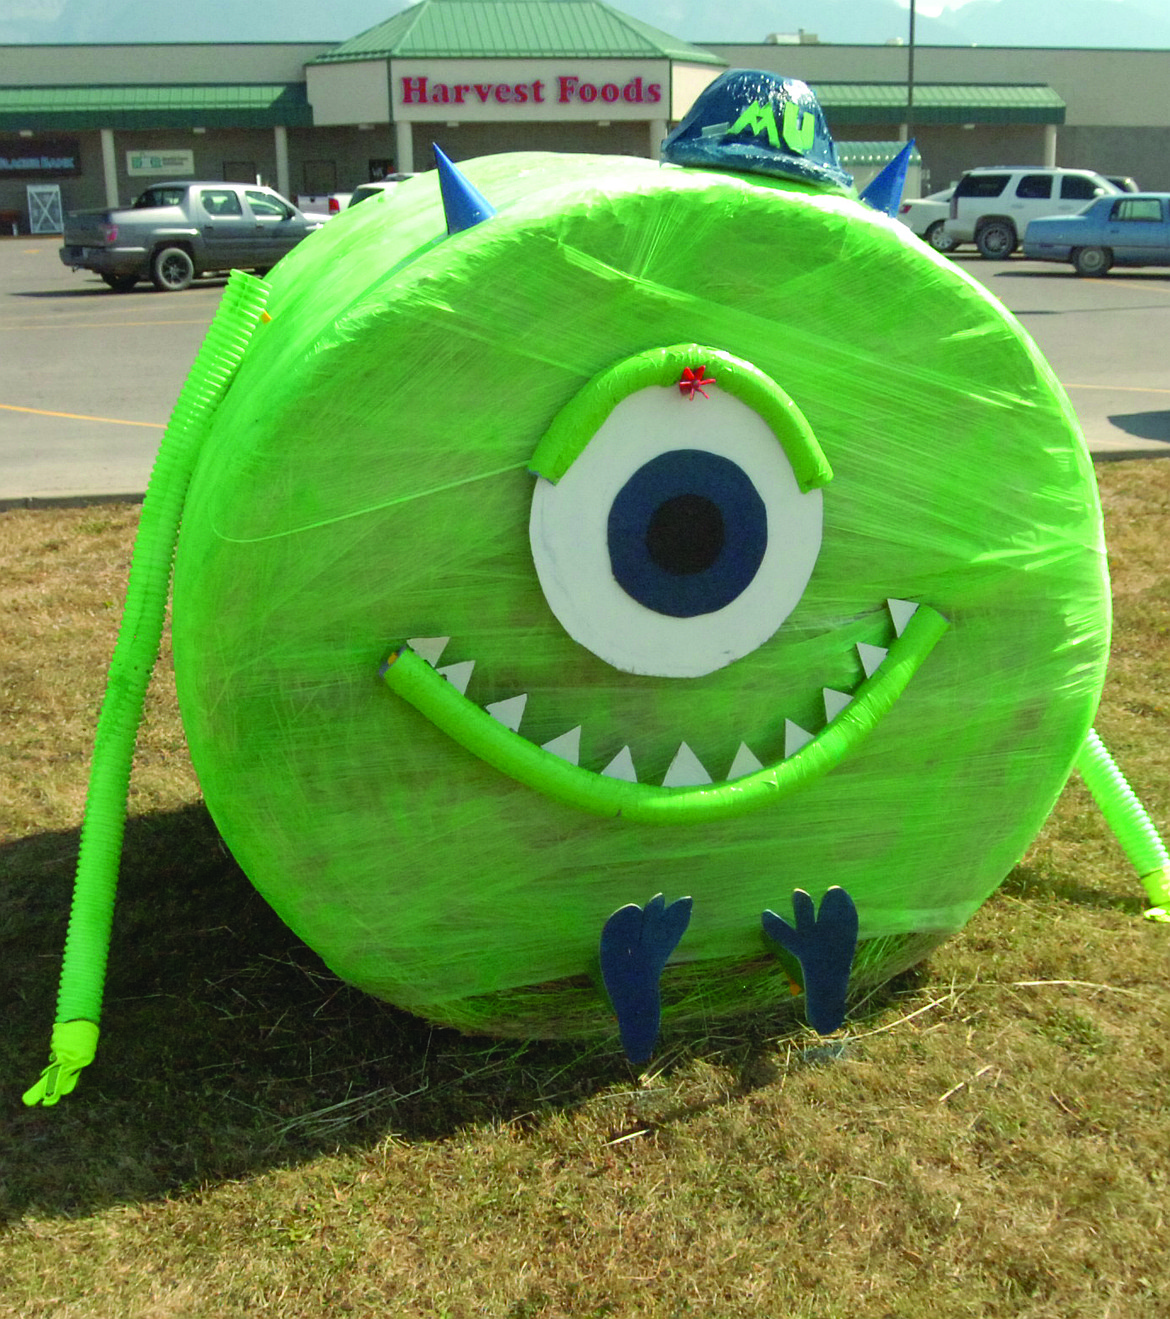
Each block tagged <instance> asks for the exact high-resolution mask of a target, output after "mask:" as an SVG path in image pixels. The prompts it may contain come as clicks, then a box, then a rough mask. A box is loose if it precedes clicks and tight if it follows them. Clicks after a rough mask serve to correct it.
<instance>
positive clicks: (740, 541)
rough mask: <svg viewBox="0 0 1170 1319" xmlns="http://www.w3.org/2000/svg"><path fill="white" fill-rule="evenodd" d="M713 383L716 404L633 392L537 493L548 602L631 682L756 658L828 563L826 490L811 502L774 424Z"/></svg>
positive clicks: (711, 399) (538, 542) (533, 524)
mask: <svg viewBox="0 0 1170 1319" xmlns="http://www.w3.org/2000/svg"><path fill="white" fill-rule="evenodd" d="M718 375H719V372H718V371H716V372H715V376H714V377H713V378H712V380H713V381H714V383H713V386H712V388H710V389H708V390H706V391H702V390H691V391H690V392H689V393H688V392H685V390H680V389H679V388H666V387H663V386H662V385H657V384H655V385H650V386H648V387H643V388H639V389H635V390H633V392H631V393H628V394H627V395H625V397H623V398H621V399H620V401H619V402H618V403H617V404H616V406H614V407H613V408H612V409H611V410H610V411H609V412H608V414H607V415H606V416H605V418H604V420H603V421H602V422H601V424H600V426H599V427H598V428H597V429H596V431H595V432H594V433H593V434H592V437H591V438H589V439H588V441H587V443H584V444H583V447H581V448H580V452H579V453H577V455H576V457H575V458H573V460H572V462H571V463H570V464H569V465H568V467H567V470H565V471H564V474H563V475H561V476H560V477H559V479H558V480H556V481H555V483H554V481H552V480H550V479H546V478H545V477H543V476H541V477H538V479H537V482H536V489H535V491H534V493H533V498H532V515H531V519H530V523H529V536H530V540H531V545H532V557H533V561H534V562H535V565H536V571H537V575H538V577H539V579H540V585H541V588H542V589H543V591H544V595H545V599H546V600H547V601H548V604H549V607H550V608H551V609H552V611H553V613H554V614H555V616H556V618H557V620H558V621H559V622H560V624H561V626H562V627H563V628H564V629H565V631H566V632H568V634H569V635H570V636H571V637H572V638H573V639H574V640H575V641H578V642H580V644H581V645H583V646H586V647H587V648H588V649H589V650H591V651H592V652H593V653H594V654H595V655H597V656H598V657H599V658H601V659H603V660H605V661H606V663H607V664H612V665H613V666H614V668H616V669H620V670H622V671H623V672H626V673H639V674H654V675H659V676H662V677H670V678H695V677H699V676H701V675H702V674H705V673H711V672H712V671H714V670H715V669H720V668H723V667H724V666H725V665H727V664H731V663H732V662H733V661H735V660H737V659H739V658H741V657H742V656H744V655H747V654H749V653H750V652H751V651H753V650H755V649H756V648H757V647H758V646H760V645H762V644H763V643H764V642H765V641H767V640H768V638H769V637H771V636H772V635H773V633H774V632H775V631H776V629H777V628H778V627H779V626H780V624H781V623H783V621H784V620H785V619H786V618H787V617H788V615H789V614H790V613H791V612H792V610H793V609H794V608H795V606H796V604H797V602H798V601H799V600H800V597H801V596H802V594H803V593H804V590H805V587H806V586H807V584H808V580H809V577H810V576H811V574H812V570H813V567H814V565H815V563H816V560H817V555H818V553H819V551H820V545H821V528H822V519H823V501H822V494H821V491H820V490H819V489H809V490H808V491H807V492H802V490H801V487H800V484H799V483H798V480H797V476H796V474H795V472H794V470H793V466H792V462H791V461H790V459H789V454H788V453H787V452H786V449H785V446H784V445H782V444H781V442H780V441H779V439H778V438H777V434H776V423H775V416H774V415H771V416H770V417H769V418H768V419H765V417H764V416H762V415H761V413H760V412H759V411H757V410H756V409H755V408H753V407H751V406H749V404H748V403H746V402H744V401H743V399H742V398H740V397H737V396H736V395H735V394H733V393H730V392H727V391H726V390H724V389H720V388H719V385H718ZM705 383H712V382H711V381H707V382H705ZM777 392H779V391H778V390H777ZM783 397H784V400H785V403H786V404H787V407H788V413H789V415H790V416H791V415H792V414H795V416H796V417H797V418H799V422H800V423H801V424H803V425H805V426H806V425H807V423H804V422H803V418H800V417H799V413H796V410H795V406H794V405H792V404H791V400H788V399H787V396H783ZM769 412H770V413H774V409H771V408H770V409H769ZM809 434H811V432H809ZM818 452H819V451H818Z"/></svg>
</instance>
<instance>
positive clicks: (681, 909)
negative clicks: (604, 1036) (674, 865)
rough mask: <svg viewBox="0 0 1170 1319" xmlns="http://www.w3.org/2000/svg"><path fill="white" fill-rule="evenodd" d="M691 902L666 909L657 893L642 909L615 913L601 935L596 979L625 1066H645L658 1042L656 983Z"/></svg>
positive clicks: (683, 929)
mask: <svg viewBox="0 0 1170 1319" xmlns="http://www.w3.org/2000/svg"><path fill="white" fill-rule="evenodd" d="M691 905H692V904H691V899H690V898H679V900H678V901H677V902H672V903H671V904H670V906H669V907H668V906H667V905H666V899H665V898H664V897H663V896H662V894H661V893H659V894H658V895H657V897H653V898H651V899H650V901H649V902H648V903H647V904H646V906H645V907H639V906H637V905H636V904H634V903H630V905H629V906H628V907H619V908H618V910H617V911H615V912H614V914H613V915H612V916H611V917H610V918H609V920H607V921H606V922H605V927H604V928H603V929H602V931H601V978H602V979H603V980H604V981H605V989H606V992H607V993H608V994H609V1001H610V1002H611V1003H612V1004H613V1010H614V1013H615V1014H616V1016H617V1020H618V1030H619V1031H620V1032H621V1037H622V1048H623V1049H624V1050H625V1051H626V1057H627V1058H628V1059H629V1060H630V1062H632V1063H635V1064H639V1065H640V1064H642V1063H644V1062H648V1061H649V1059H650V1055H651V1054H652V1053H653V1052H654V1043H655V1041H656V1040H657V1039H658V1026H659V1023H660V1020H661V1016H662V1003H661V999H660V997H659V992H658V982H659V980H660V979H661V978H662V971H663V968H664V967H665V966H666V962H667V959H668V958H669V957H670V955H671V953H673V952H674V950H675V949H676V948H677V947H678V942H679V940H680V939H681V938H682V937H683V935H684V934H685V933H686V928H687V926H688V925H689V924H690V921H691Z"/></svg>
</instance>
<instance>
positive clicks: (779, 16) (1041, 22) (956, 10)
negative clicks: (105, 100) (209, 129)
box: [0, 0, 1170, 82]
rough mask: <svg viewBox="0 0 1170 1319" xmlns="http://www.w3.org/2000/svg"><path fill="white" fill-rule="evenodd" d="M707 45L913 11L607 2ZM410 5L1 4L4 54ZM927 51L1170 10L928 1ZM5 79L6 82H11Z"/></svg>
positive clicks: (1011, 40) (1110, 30)
mask: <svg viewBox="0 0 1170 1319" xmlns="http://www.w3.org/2000/svg"><path fill="white" fill-rule="evenodd" d="M607 2H608V3H610V4H613V5H614V7H615V8H618V9H621V10H624V11H625V12H626V13H628V14H630V15H632V16H633V17H635V18H639V19H642V20H643V21H644V22H647V23H650V24H652V25H653V26H655V27H659V28H662V29H664V30H665V31H667V32H670V33H672V34H673V35H674V36H678V37H682V38H684V39H686V40H688V41H693V42H696V43H698V44H704V43H707V42H759V41H763V40H764V39H765V38H766V37H767V36H768V35H769V34H770V33H774V32H780V33H793V32H796V31H797V30H798V29H801V28H803V29H804V30H805V31H806V32H814V33H816V34H817V35H818V36H819V37H820V39H821V40H822V41H830V42H856V43H880V42H886V41H891V40H897V39H898V38H902V39H903V40H905V38H906V37H907V36H908V28H909V22H908V5H909V0H724V2H723V3H721V4H712V3H711V0H607ZM405 7H406V5H405V3H404V2H403V0H329V3H328V4H323V3H322V2H321V0H247V3H245V4H241V3H240V0H195V3H192V4H190V5H185V6H178V5H172V4H161V3H159V0H0V44H5V43H18V42H38V43H50V44H56V43H63V42H80V43H86V44H88V43H94V42H141V41H150V42H175V41H321V42H340V41H344V40H345V39H346V38H348V37H352V36H355V35H356V34H357V33H359V32H363V31H365V30H366V29H367V28H370V27H373V26H375V25H376V24H377V23H380V22H382V21H384V20H385V19H387V18H389V17H390V16H391V15H392V14H394V13H396V12H397V11H398V10H400V9H403V8H405ZM916 12H917V22H916V34H915V35H916V40H917V41H918V42H920V43H921V44H923V45H931V44H945V45H971V44H977V45H1015V46H1115V47H1122V48H1125V47H1130V48H1135V47H1137V48H1140V47H1154V48H1160V49H1170V4H1168V3H1167V0H918V3H917V7H916ZM3 81H4V78H3V72H2V70H0V82H3Z"/></svg>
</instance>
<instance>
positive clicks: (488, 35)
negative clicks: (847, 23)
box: [311, 0, 724, 67]
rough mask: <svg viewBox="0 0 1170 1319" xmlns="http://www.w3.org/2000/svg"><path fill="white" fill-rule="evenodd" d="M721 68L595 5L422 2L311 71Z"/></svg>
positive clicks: (523, 0) (518, 0) (573, 0)
mask: <svg viewBox="0 0 1170 1319" xmlns="http://www.w3.org/2000/svg"><path fill="white" fill-rule="evenodd" d="M391 57H393V58H395V59H540V58H542V57H543V58H555V59H606V58H608V59H634V58H637V59H673V60H678V61H680V62H685V63H688V64H715V65H719V66H720V67H722V66H723V64H724V61H723V60H721V59H720V58H719V57H718V56H717V55H712V53H711V52H710V51H709V50H703V49H701V48H700V47H698V46H692V45H691V44H690V43H689V42H686V41H682V40H681V39H680V38H678V37H672V36H671V35H670V33H669V32H663V31H661V29H659V28H656V27H651V26H650V24H649V23H643V22H641V21H640V20H639V19H636V18H631V17H630V15H629V14H623V13H622V12H621V10H619V9H614V8H612V7H611V6H610V5H607V4H604V3H603V0H422V3H421V4H416V5H412V6H411V7H410V8H409V9H404V10H403V11H402V12H401V13H399V14H395V15H394V16H393V17H392V18H388V19H387V20H386V21H385V22H384V23H379V24H378V25H377V26H376V27H372V28H370V29H369V30H368V31H366V32H360V33H359V34H358V35H357V36H356V37H351V38H350V40H349V41H346V42H343V43H342V44H341V45H340V46H338V47H337V48H336V49H334V50H330V51H326V52H325V54H324V55H319V56H318V57H317V58H316V59H315V60H312V61H311V63H313V64H338V63H345V62H348V61H352V60H373V59H389V58H391Z"/></svg>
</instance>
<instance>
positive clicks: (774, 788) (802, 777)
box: [382, 604, 950, 824]
mask: <svg viewBox="0 0 1170 1319" xmlns="http://www.w3.org/2000/svg"><path fill="white" fill-rule="evenodd" d="M949 626H950V624H949V623H948V622H947V620H946V619H945V618H944V617H943V616H942V614H940V613H938V611H937V610H934V609H931V608H930V607H929V606H928V605H922V604H920V605H919V606H918V608H917V609H916V610H915V612H914V614H913V615H912V616H911V617H910V619H909V620H908V621H907V623H906V626H905V628H904V629H903V631H902V635H901V636H900V637H898V638H897V639H896V640H895V641H894V642H893V643H892V644H891V645H890V648H889V653H888V654H887V655H886V657H885V659H884V660H883V661H882V663H881V666H880V667H879V668H878V669H877V670H876V672H875V673H874V674H873V676H872V677H869V678H866V679H865V680H864V681H863V682H862V683H861V685H860V686H859V687H858V688H857V690H856V692H854V694H853V698H852V700H851V701H850V702H849V704H848V705H847V706H846V707H845V708H844V709H843V710H842V711H841V712H840V713H839V714H838V715H836V717H835V718H834V719H833V720H832V721H831V722H830V723H829V724H828V725H826V727H825V728H823V729H822V730H821V731H820V732H819V733H818V734H817V735H816V736H815V737H814V738H813V739H812V740H811V741H810V742H808V743H806V745H805V746H803V747H802V748H801V749H800V750H799V751H798V752H796V754H795V755H792V756H789V757H788V758H787V759H786V760H782V761H780V762H778V763H777V764H774V765H771V766H769V767H766V768H764V769H761V770H757V771H756V772H755V773H752V774H747V775H745V776H744V777H743V778H739V779H732V780H730V781H728V782H724V783H714V784H710V785H706V784H704V785H702V786H692V787H671V788H666V787H661V786H659V785H657V784H653V783H630V782H627V781H626V780H625V779H616V778H610V777H608V776H606V775H603V774H598V773H595V772H594V771H593V770H589V769H583V768H582V767H581V766H580V765H574V764H571V763H570V762H569V761H567V760H563V759H561V757H560V756H557V755H555V754H554V753H553V752H551V751H545V750H544V749H543V748H542V747H539V746H537V745H536V743H534V742H530V741H529V740H528V739H527V738H526V737H522V736H521V735H520V734H519V733H514V732H512V730H511V729H510V728H507V727H505V726H504V725H503V724H502V723H500V722H499V720H498V719H495V718H493V717H492V715H490V714H489V713H488V712H487V711H486V710H484V709H482V708H481V707H480V706H478V705H476V703H475V702H474V701H472V700H470V699H469V698H468V697H466V696H464V695H463V694H462V693H461V692H460V691H459V690H458V689H457V688H456V687H455V686H454V685H452V684H451V683H450V682H448V681H447V679H446V678H445V677H443V675H442V674H440V673H439V672H438V671H437V670H436V669H434V668H432V667H431V665H430V664H429V663H428V662H427V661H426V660H425V659H423V658H422V657H421V656H420V655H418V654H416V653H415V652H414V651H413V650H411V649H410V647H409V646H408V645H406V644H403V645H402V646H400V647H399V648H398V649H397V650H395V651H394V652H393V653H392V654H391V655H390V658H389V659H388V660H387V661H386V664H385V666H384V667H383V670H382V677H383V680H384V681H385V683H386V685H387V686H388V687H389V688H390V690H391V691H393V692H394V693H395V694H396V695H398V696H400V697H402V699H403V700H404V701H406V702H407V703H408V704H410V705H412V706H414V708H415V709H416V710H418V712H419V713H420V714H422V715H424V716H425V717H426V718H427V719H429V720H430V721H431V723H432V724H434V725H435V727H436V728H438V729H440V730H441V731H442V732H444V733H446V734H447V736H448V737H449V738H451V739H452V741H454V742H457V743H458V744H459V745H460V746H462V747H463V748H464V749H465V750H467V751H470V752H471V753H472V755H474V756H477V757H478V758H479V759H480V760H482V761H483V762H484V763H485V764H488V765H491V766H492V768H493V769H496V770H498V771H499V772H500V773H501V774H505V775H507V776H508V777H509V778H512V779H515V780H516V781H517V782H518V783H523V784H524V785H525V786H526V787H529V788H532V789H533V790H534V791H536V792H540V793H543V794H544V795H545V796H547V797H551V798H552V799H553V800H554V801H559V802H562V803H564V804H565V805H567V806H575V807H577V808H578V809H579V810H583V811H587V812H589V813H590V814H592V815H601V816H607V817H610V818H617V817H621V818H622V819H625V820H632V821H634V822H635V823H638V824H701V823H705V822H707V821H710V820H724V819H729V818H731V817H732V816H736V815H746V814H748V813H749V812H750V811H754V810H758V809H759V808H760V807H763V806H767V805H769V804H774V803H775V802H778V801H781V800H782V799H783V798H785V797H788V796H790V795H791V794H793V793H796V792H800V791H802V790H803V789H805V788H807V787H809V786H810V785H811V784H812V783H815V782H816V781H817V780H818V779H820V778H822V777H823V776H824V775H826V774H828V773H829V771H830V770H832V769H835V768H836V767H837V766H838V765H839V764H840V763H841V762H842V761H843V760H844V759H845V758H846V757H847V756H848V755H850V754H851V753H852V752H853V750H854V749H855V748H856V747H857V746H859V745H860V744H861V742H862V741H863V740H864V738H865V737H866V736H867V735H868V734H869V733H871V732H872V731H873V729H874V728H876V727H877V725H878V724H879V723H880V722H881V721H882V719H883V718H884V717H885V716H886V714H888V713H889V711H890V710H891V709H892V708H893V706H894V704H895V703H896V701H897V700H898V698H899V697H900V696H901V695H902V693H903V692H904V691H905V690H906V688H907V686H908V685H909V683H910V680H911V679H912V678H913V677H914V675H915V674H916V673H917V672H918V670H919V668H920V667H921V666H922V664H923V662H924V661H925V659H926V657H927V656H928V655H929V654H930V653H931V651H932V650H933V649H934V647H935V645H936V644H937V643H938V641H939V640H940V638H941V637H942V635H943V633H945V632H946V631H947V629H948V628H949Z"/></svg>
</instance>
